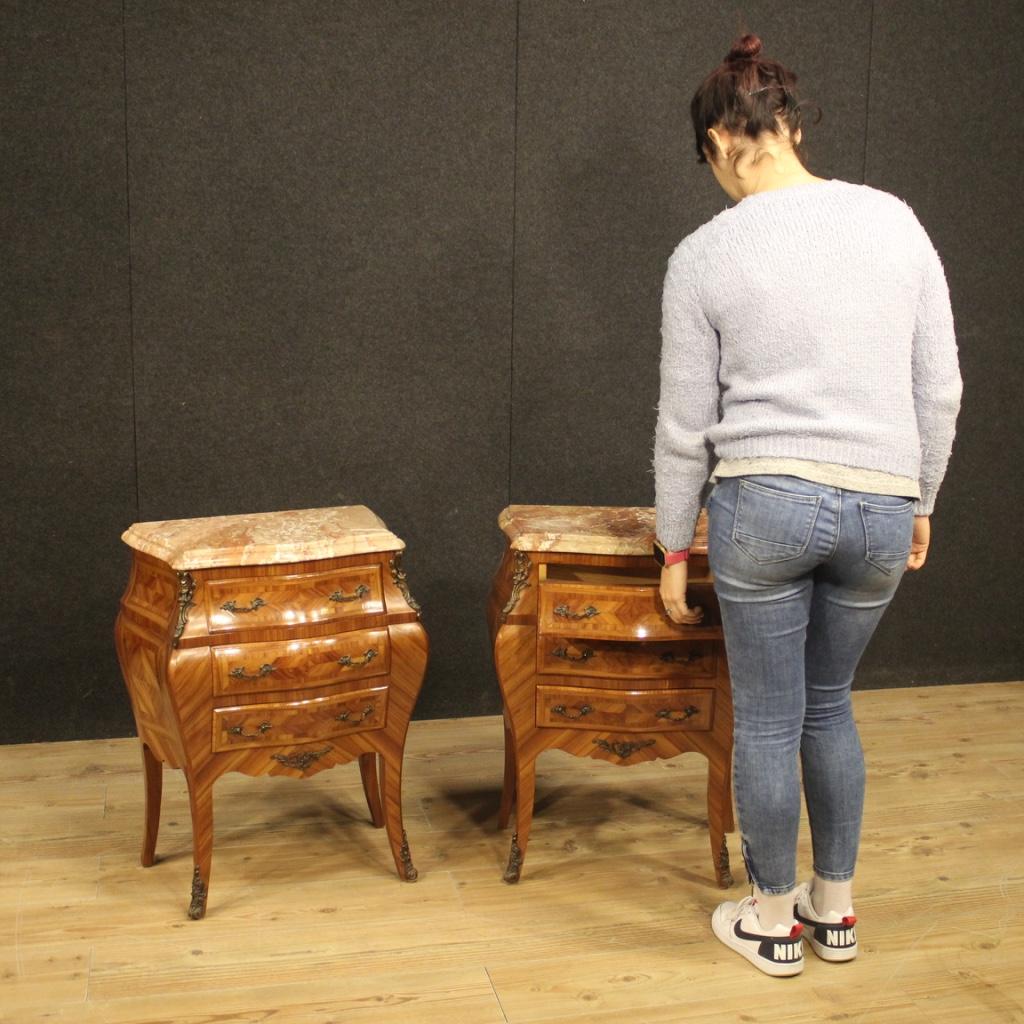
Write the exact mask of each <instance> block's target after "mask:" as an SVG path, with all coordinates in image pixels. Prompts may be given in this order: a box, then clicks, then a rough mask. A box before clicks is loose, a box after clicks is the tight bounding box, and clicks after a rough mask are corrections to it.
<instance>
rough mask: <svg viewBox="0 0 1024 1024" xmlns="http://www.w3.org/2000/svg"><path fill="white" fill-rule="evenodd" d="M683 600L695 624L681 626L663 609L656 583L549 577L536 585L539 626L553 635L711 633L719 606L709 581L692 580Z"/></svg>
mask: <svg viewBox="0 0 1024 1024" xmlns="http://www.w3.org/2000/svg"><path fill="white" fill-rule="evenodd" d="M687 600H688V601H689V603H690V604H691V606H693V605H698V606H700V607H701V608H702V609H703V611H704V617H703V619H702V620H701V622H700V623H699V624H698V625H696V626H681V625H678V624H677V623H675V622H673V621H672V620H671V619H670V618H669V617H668V615H667V614H666V612H665V606H664V605H663V604H662V603H661V598H660V597H659V596H658V588H657V587H656V586H635V585H618V586H597V585H590V584H586V583H561V582H547V583H542V584H541V586H540V599H539V611H538V628H539V629H540V631H541V632H542V633H546V634H554V635H556V636H576V637H586V638H591V637H592V638H594V639H595V640H598V639H606V640H619V639H623V640H677V639H680V638H682V637H685V636H691V637H700V636H714V635H717V634H715V633H709V632H708V631H709V630H715V629H716V628H717V627H718V624H719V620H718V608H717V605H716V603H715V600H714V592H713V590H712V588H711V585H710V584H706V583H705V584H695V585H693V586H690V587H689V588H688V591H687Z"/></svg>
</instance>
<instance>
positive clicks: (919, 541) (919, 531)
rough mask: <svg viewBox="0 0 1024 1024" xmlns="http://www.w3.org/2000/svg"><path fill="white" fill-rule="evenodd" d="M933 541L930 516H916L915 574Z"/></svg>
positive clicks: (912, 563) (909, 564) (911, 560)
mask: <svg viewBox="0 0 1024 1024" xmlns="http://www.w3.org/2000/svg"><path fill="white" fill-rule="evenodd" d="M931 540H932V522H931V519H929V518H928V516H914V536H913V537H912V538H911V540H910V557H909V558H908V559H907V568H908V569H909V570H911V572H913V570H914V569H920V568H921V566H922V565H924V560H925V559H926V558H927V557H928V545H929V544H930V543H931ZM661 578H662V584H661V585H662V586H663V587H664V586H665V583H664V579H665V577H664V574H663V575H662V577H661Z"/></svg>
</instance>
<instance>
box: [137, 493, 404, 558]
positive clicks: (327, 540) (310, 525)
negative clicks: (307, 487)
mask: <svg viewBox="0 0 1024 1024" xmlns="http://www.w3.org/2000/svg"><path fill="white" fill-rule="evenodd" d="M121 539H122V540H123V541H124V542H125V544H127V545H128V546H129V547H131V548H134V549H135V550H136V551H142V552H144V553H145V554H147V555H153V556H154V557H155V558H159V559H160V560H161V561H163V562H166V563H167V564H168V565H169V566H170V567H171V568H172V569H210V568H213V567H217V566H226V565H274V564H277V563H281V562H305V561H312V560H314V559H317V558H343V557H345V556H346V555H365V554H370V553H372V552H376V551H401V550H402V549H403V548H404V547H405V543H404V542H403V541H401V540H400V539H399V538H398V537H396V536H395V535H394V534H393V533H392V532H391V531H390V530H389V529H388V528H387V526H385V524H384V522H383V520H382V519H380V518H379V517H378V516H377V515H376V514H375V513H374V512H372V511H371V510H370V509H368V508H367V507H366V506H365V505H344V506H340V507H338V508H305V509H291V510H288V511H285V512H254V513H251V514H249V515H241V516H209V517H207V518H205V519H165V520H162V521H158V522H152V523H135V524H133V525H132V526H130V527H128V529H127V530H126V531H125V532H124V533H123V534H122V535H121Z"/></svg>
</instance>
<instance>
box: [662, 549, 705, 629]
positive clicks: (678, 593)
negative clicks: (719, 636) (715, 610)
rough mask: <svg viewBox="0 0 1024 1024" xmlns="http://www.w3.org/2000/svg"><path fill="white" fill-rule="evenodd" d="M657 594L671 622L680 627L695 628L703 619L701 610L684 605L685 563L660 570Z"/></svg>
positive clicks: (677, 563) (678, 563)
mask: <svg viewBox="0 0 1024 1024" xmlns="http://www.w3.org/2000/svg"><path fill="white" fill-rule="evenodd" d="M659 593H660V594H661V600H662V603H663V604H664V605H665V611H666V612H668V617H669V618H670V619H671V620H672V621H673V622H677V623H679V625H681V626H695V625H696V624H697V623H698V622H700V620H701V619H702V618H704V610H703V609H702V608H688V607H687V605H686V562H676V564H675V565H670V566H667V567H665V568H663V569H662V570H661V588H660V590H659Z"/></svg>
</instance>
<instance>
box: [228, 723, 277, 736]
mask: <svg viewBox="0 0 1024 1024" xmlns="http://www.w3.org/2000/svg"><path fill="white" fill-rule="evenodd" d="M273 728H274V727H273V726H272V725H271V724H270V723H269V722H260V724H259V725H257V726H256V731H255V732H246V731H245V726H244V725H233V726H232V727H231V728H230V729H228V735H229V736H238V737H240V738H241V739H243V740H258V739H259V738H260V737H261V736H262V735H263V734H264V733H265V732H270V730H271V729H273Z"/></svg>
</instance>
